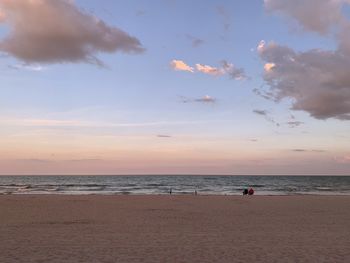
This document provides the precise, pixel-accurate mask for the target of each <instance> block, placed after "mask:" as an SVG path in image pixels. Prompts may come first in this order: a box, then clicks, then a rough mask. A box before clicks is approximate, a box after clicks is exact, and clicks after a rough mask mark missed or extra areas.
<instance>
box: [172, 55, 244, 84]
mask: <svg viewBox="0 0 350 263" xmlns="http://www.w3.org/2000/svg"><path fill="white" fill-rule="evenodd" d="M170 65H171V67H172V68H173V69H175V70H179V71H189V72H192V73H194V72H195V70H196V71H197V72H200V73H203V74H207V75H211V76H222V75H228V76H229V77H230V78H231V79H235V80H244V79H247V76H246V74H245V71H244V69H243V68H237V67H236V66H235V65H234V64H232V63H229V62H227V61H226V60H223V61H221V66H220V67H213V66H209V65H205V64H200V63H197V64H196V65H195V68H193V67H191V66H189V65H187V64H186V63H185V62H184V61H182V60H173V61H171V62H170Z"/></svg>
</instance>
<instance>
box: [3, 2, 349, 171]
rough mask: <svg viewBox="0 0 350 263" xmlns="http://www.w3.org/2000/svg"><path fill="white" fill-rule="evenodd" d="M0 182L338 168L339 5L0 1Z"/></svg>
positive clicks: (345, 155)
mask: <svg viewBox="0 0 350 263" xmlns="http://www.w3.org/2000/svg"><path fill="white" fill-rule="evenodd" d="M0 70H1V73H0V92H1V96H0V174H2V175H10V174H31V175H32V174H288V175H289V174H291V175H292V174H296V175H300V174H307V175H308V174H329V175H345V174H350V1H349V0H308V1H304V0H265V1H262V0H249V1H246V0H237V1H229V0H227V1H224V0H221V1H209V0H203V1H196V0H193V1H188V0H187V1H185V0H150V1H141V0H128V1H121V0H117V1H116V0H102V1H101V0H0Z"/></svg>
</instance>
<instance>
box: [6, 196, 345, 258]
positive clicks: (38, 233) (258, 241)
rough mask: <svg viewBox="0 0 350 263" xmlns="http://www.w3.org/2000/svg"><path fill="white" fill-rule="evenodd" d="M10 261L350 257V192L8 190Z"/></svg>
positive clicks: (8, 250)
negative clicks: (155, 193)
mask: <svg viewBox="0 0 350 263" xmlns="http://www.w3.org/2000/svg"><path fill="white" fill-rule="evenodd" d="M0 262H1V263H7V262H26V263H29V262H45V263H47V262H60V263H61V262H350V196H343V197H342V196H334V197H331V196H328V197H327V196H288V197H287V196H277V197H272V196H253V197H243V196H210V197H209V196H57V195H55V196H0Z"/></svg>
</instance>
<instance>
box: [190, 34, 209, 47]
mask: <svg viewBox="0 0 350 263" xmlns="http://www.w3.org/2000/svg"><path fill="white" fill-rule="evenodd" d="M186 37H187V39H188V40H189V41H191V44H192V47H194V48H196V47H199V46H201V45H203V44H204V43H205V41H204V40H203V39H200V38H198V37H195V36H192V35H189V34H187V35H186Z"/></svg>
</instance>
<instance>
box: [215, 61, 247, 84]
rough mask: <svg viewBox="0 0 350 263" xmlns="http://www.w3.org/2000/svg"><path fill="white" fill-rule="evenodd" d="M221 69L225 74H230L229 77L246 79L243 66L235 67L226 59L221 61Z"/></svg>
mask: <svg viewBox="0 0 350 263" xmlns="http://www.w3.org/2000/svg"><path fill="white" fill-rule="evenodd" d="M221 65H222V69H223V70H224V72H226V74H228V75H229V76H230V78H231V79H235V80H244V79H247V75H246V74H245V71H244V69H243V68H237V67H236V66H235V65H233V64H232V63H229V62H227V61H226V60H223V61H221Z"/></svg>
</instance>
